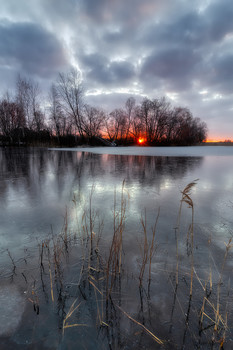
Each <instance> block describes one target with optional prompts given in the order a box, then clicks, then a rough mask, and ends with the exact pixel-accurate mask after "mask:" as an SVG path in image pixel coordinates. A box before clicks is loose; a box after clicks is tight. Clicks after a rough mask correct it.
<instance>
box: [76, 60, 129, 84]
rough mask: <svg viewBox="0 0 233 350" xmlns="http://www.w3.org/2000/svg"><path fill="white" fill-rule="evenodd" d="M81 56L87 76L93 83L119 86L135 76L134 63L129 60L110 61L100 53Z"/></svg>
mask: <svg viewBox="0 0 233 350" xmlns="http://www.w3.org/2000/svg"><path fill="white" fill-rule="evenodd" d="M80 58H81V62H82V67H83V69H84V72H86V78H87V79H88V81H90V82H91V81H92V85H95V83H99V84H101V85H102V86H119V85H122V84H124V83H125V82H129V81H130V80H131V79H132V78H133V77H134V76H135V71H134V67H133V65H132V64H131V63H129V62H127V61H110V60H109V59H108V58H107V57H106V56H103V55H100V54H98V53H95V54H90V55H82V56H80Z"/></svg>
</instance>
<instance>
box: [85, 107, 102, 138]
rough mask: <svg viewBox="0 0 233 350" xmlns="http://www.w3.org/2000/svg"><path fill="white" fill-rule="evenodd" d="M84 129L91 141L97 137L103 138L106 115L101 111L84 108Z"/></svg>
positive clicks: (93, 108)
mask: <svg viewBox="0 0 233 350" xmlns="http://www.w3.org/2000/svg"><path fill="white" fill-rule="evenodd" d="M83 113H84V114H83V129H84V130H85V134H86V135H87V136H88V138H89V139H92V138H93V137H95V136H101V130H102V127H103V125H104V121H105V114H104V112H103V111H102V110H101V109H98V108H95V107H91V106H89V105H85V106H84V111H83Z"/></svg>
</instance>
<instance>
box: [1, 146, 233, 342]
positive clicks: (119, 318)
mask: <svg viewBox="0 0 233 350" xmlns="http://www.w3.org/2000/svg"><path fill="white" fill-rule="evenodd" d="M0 164H1V167H0V198H1V201H0V237H1V239H0V253H1V255H0V264H1V265H0V273H1V275H0V345H1V346H0V348H1V349H39V348H40V349H131V348H136V349H142V348H144V349H154V348H158V349H159V348H169V349H181V348H184V349H195V348H197V349H198V348H203V349H207V348H210V349H215V348H216V349H218V348H219V346H220V345H221V344H222V342H223V343H224V349H231V348H232V347H233V339H232V327H233V319H232V316H231V315H232V311H233V310H232V285H231V283H232V282H231V274H232V265H233V260H232V257H233V256H232V249H233V248H232V249H231V242H229V240H230V239H231V238H232V234H233V147H223V146H221V147H211V146H204V147H179V148H178V147H172V148H164V147H162V148H147V147H141V148H139V147H127V148H124V147H122V148H121V147H116V148H107V147H104V148H101V147H100V148H83V149H72V150H70V149H66V150H59V149H56V150H55V149H49V150H47V149H1V150H0ZM193 181H195V182H196V184H195V185H194V186H193V187H192V188H191V192H190V197H191V199H192V203H193V210H192V208H189V207H188V205H187V203H182V208H181V209H182V210H181V214H180V216H179V208H180V204H181V201H180V200H181V198H182V194H181V191H183V190H184V188H185V187H186V186H187V185H188V184H189V183H191V182H193ZM122 186H123V190H122ZM114 198H115V200H114ZM122 198H123V204H124V205H123V207H124V208H125V218H124V224H123V225H122V230H123V243H122V252H121V254H120V256H121V259H122V266H123V269H122V272H121V274H120V277H119V274H118V275H117V278H115V280H114V284H113V285H112V293H113V294H112V295H111V298H110V299H109V300H110V301H109V302H108V303H107V302H106V294H107V295H108V293H107V292H106V285H105V284H103V281H105V282H104V283H106V279H107V277H106V272H104V271H105V268H106V266H107V261H110V260H111V259H110V260H109V259H108V254H109V249H110V248H109V247H110V245H111V241H112V236H113V226H114V212H115V226H116V225H117V224H116V221H117V223H119V220H120V218H121V213H122ZM90 203H91V209H90ZM83 213H85V214H84V215H83ZM90 213H91V214H90ZM192 214H193V215H194V221H193V229H192ZM90 215H91V217H92V218H94V217H95V222H94V223H93V227H92V226H91V228H90ZM66 218H67V221H68V229H67V230H66V225H64V220H65V219H66ZM156 218H157V225H156V230H155V237H154V241H153V230H152V227H153V226H154V225H155V222H156ZM93 221H94V220H93ZM142 221H143V222H142ZM102 222H103V223H104V224H103V225H102ZM65 223H66V222H65ZM143 224H144V228H145V226H146V234H147V237H146V239H147V241H145V230H144V229H143ZM123 226H124V227H123ZM83 230H84V231H85V230H86V231H88V232H86V234H87V236H88V234H89V235H91V232H89V231H90V230H91V231H93V235H95V237H97V236H98V233H100V232H101V238H100V239H99V241H98V250H97V249H95V250H94V251H95V252H98V253H93V254H94V256H93V255H89V257H90V256H91V264H93V266H91V268H90V260H89V262H87V260H88V259H87V256H86V255H85V259H82V257H83V247H84V246H85V249H86V250H87V251H88V248H87V244H89V243H88V242H86V243H85V244H86V245H83V239H81V240H80V237H79V238H78V234H79V232H80V231H83ZM76 231H77V232H76ZM60 232H63V235H62V236H61V237H62V238H61V239H60V241H59V243H58V241H57V237H58V235H59V233H60ZM64 232H66V233H67V232H68V234H70V236H69V237H71V235H73V234H75V232H76V233H77V235H76V234H75V237H73V236H72V238H68V239H67V240H66V238H65V239H64V237H66V236H64ZM98 237H99V236H98ZM49 239H50V241H49ZM152 241H153V242H154V243H153V247H152V248H153V256H151V262H150V251H151V250H150V248H151V245H152ZM45 242H46V243H45ZM48 242H50V243H48ZM96 242H97V238H95V244H96V245H97V243H96ZM145 242H147V245H145ZM227 244H228V245H227ZM81 246H82V249H81ZM54 247H55V248H56V251H55V248H54ZM145 247H147V248H148V255H147V257H146V256H145V253H144V252H145ZM58 248H59V249H58ZM92 248H93V247H92ZM99 252H100V253H99ZM101 252H102V253H101ZM151 252H152V251H151ZM89 253H90V252H89ZM89 253H88V254H89ZM101 254H102V255H101ZM100 255H101V259H102V260H101V259H100ZM42 258H43V259H44V260H43V259H42ZM97 258H98V259H97ZM96 259H97V260H96ZM145 259H147V260H146V262H145V271H144V270H143V269H142V265H143V261H145ZM42 260H43V261H42ZM58 260H59V263H58ZM83 261H85V264H86V263H87V265H85V269H83V270H82V266H84V263H83ZM112 261H113V259H112V260H111V264H112ZM97 263H98V269H97V267H96V266H97V265H95V264H97ZM101 266H102V267H101ZM104 266H105V267H104ZM149 266H150V268H151V272H150V274H151V275H149ZM177 266H178V267H177ZM97 270H98V274H96V273H97V272H96V271H97ZM80 271H85V272H82V274H81V273H80ZM90 271H92V272H90ZM177 271H178V274H177ZM141 273H143V278H142V282H141V284H140V279H139V277H140V274H141ZM80 276H81V278H80ZM112 276H113V273H111V278H112ZM114 276H115V275H114ZM191 276H193V277H191ZM115 277H116V276H115ZM150 278H151V281H150ZM81 280H82V282H80V281H81ZM90 280H91V282H90ZM116 281H117V287H116V284H115V282H116ZM97 282H98V283H97ZM177 282H178V283H177ZM191 282H192V283H193V290H192V297H191V298H190V286H191ZM114 288H115V289H114ZM110 289H111V288H110ZM114 293H115V294H114ZM73 302H76V304H75V306H76V305H79V303H81V304H80V306H79V307H78V308H77V309H75V310H74V311H73V312H72V313H71V315H70V318H69V319H67V320H66V317H67V315H69V310H70V308H71V307H72V303H73ZM109 303H111V307H110V306H109V305H110V304H109ZM203 305H204V309H203ZM201 310H202V311H201ZM127 315H128V316H130V317H131V319H130V317H128V316H127ZM71 318H73V319H72V320H71ZM132 318H133V320H132ZM64 320H65V323H64ZM137 322H138V323H137ZM68 323H69V325H73V326H72V327H67V328H66V327H65V328H64V326H65V325H67V324H68ZM75 325H76V326H75ZM143 327H144V328H143ZM145 329H146V330H145ZM147 330H148V331H150V332H152V333H153V334H154V335H156V336H157V337H158V338H159V339H161V340H162V342H163V345H161V344H159V343H158V342H157V341H156V340H155V339H154V338H153V336H151V334H150V333H149V332H148V331H147ZM77 344H78V345H77Z"/></svg>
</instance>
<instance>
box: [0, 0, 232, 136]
mask: <svg viewBox="0 0 233 350" xmlns="http://www.w3.org/2000/svg"><path fill="white" fill-rule="evenodd" d="M71 67H76V68H77V69H79V70H80V71H81V74H82V77H83V85H84V91H85V102H86V103H89V104H91V105H93V106H99V107H102V108H104V109H105V110H106V111H111V110H113V109H114V108H119V107H124V104H125V101H126V100H127V98H128V97H130V96H133V97H135V98H136V100H137V101H138V102H139V103H140V101H141V100H142V99H143V98H144V97H148V98H150V99H154V98H160V97H162V96H165V97H167V98H168V100H169V101H170V102H171V104H172V106H182V107H187V108H189V109H190V111H191V112H192V114H193V116H194V117H199V118H201V120H203V121H205V122H206V123H207V126H208V139H211V140H225V139H232V140H233V3H232V0H193V1H188V0H127V1H126V0H124V1H123V0H30V1H28V0H0V77H1V79H0V95H1V96H3V94H4V93H5V92H6V91H7V90H8V91H10V92H11V91H14V89H15V83H16V79H17V75H18V74H19V73H20V74H21V76H23V77H27V78H30V79H32V80H33V81H35V82H38V83H39V85H40V88H41V90H42V91H43V93H44V96H46V94H47V93H48V91H49V88H50V86H51V84H52V83H53V82H55V81H56V79H57V76H58V73H59V72H64V73H65V72H67V71H69V69H70V68H71Z"/></svg>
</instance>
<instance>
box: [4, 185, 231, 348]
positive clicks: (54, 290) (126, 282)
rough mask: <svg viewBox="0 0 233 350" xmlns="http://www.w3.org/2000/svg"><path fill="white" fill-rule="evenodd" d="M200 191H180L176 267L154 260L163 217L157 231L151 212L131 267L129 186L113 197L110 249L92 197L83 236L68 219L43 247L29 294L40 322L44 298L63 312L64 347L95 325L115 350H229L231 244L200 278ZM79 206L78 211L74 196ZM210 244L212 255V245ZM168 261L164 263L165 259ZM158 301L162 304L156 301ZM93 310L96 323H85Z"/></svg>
mask: <svg viewBox="0 0 233 350" xmlns="http://www.w3.org/2000/svg"><path fill="white" fill-rule="evenodd" d="M195 186H197V180H195V181H193V182H192V183H190V184H188V185H187V186H186V187H185V188H184V190H183V191H182V192H181V199H180V208H179V210H178V214H177V215H178V216H177V224H176V227H175V229H174V232H173V234H174V246H176V249H175V250H174V251H169V252H168V255H169V257H171V256H172V255H173V262H176V263H173V264H172V265H171V266H169V264H168V263H167V262H166V261H164V264H163V265H161V264H159V263H157V262H156V261H157V259H158V256H157V255H158V250H159V244H158V235H160V234H162V232H159V231H158V222H159V219H160V211H158V212H157V213H156V215H155V222H154V225H153V226H152V227H150V226H149V225H148V222H147V213H146V211H144V213H143V214H142V216H141V229H139V231H141V235H140V236H139V233H136V232H135V235H136V234H137V235H138V240H134V242H133V243H134V244H135V247H134V249H135V251H138V259H137V261H136V264H137V266H134V264H132V262H130V260H129V258H128V256H127V251H126V240H127V232H126V231H125V221H126V219H127V202H128V196H129V194H128V193H127V190H126V187H125V183H123V184H122V192H121V194H120V201H119V202H118V201H117V193H115V198H114V205H113V232H112V237H111V239H110V240H109V243H107V240H106V237H103V227H104V226H103V225H104V223H103V221H102V220H101V219H100V218H99V216H98V215H97V212H96V211H95V210H94V208H92V196H93V191H92V192H91V194H90V198H89V207H88V208H87V209H86V210H84V212H83V215H82V216H81V218H79V229H78V230H77V231H73V230H72V229H71V228H70V227H69V218H68V214H66V215H65V219H64V226H63V230H62V232H61V234H60V235H58V236H55V235H52V236H51V238H49V239H47V240H45V241H43V242H40V243H39V276H37V277H36V278H35V279H32V277H31V276H32V272H31V271H30V268H29V271H27V270H25V271H24V272H23V281H24V288H27V290H28V295H29V296H28V301H29V303H32V305H33V308H32V310H33V312H35V313H36V314H37V316H38V317H43V315H42V316H41V312H42V311H41V309H42V307H41V303H42V300H43V296H44V299H45V300H46V305H47V307H46V308H47V312H51V311H49V308H51V307H52V309H53V310H54V311H53V312H57V317H58V319H59V323H58V324H59V325H60V326H59V328H58V338H59V329H60V336H61V337H60V340H59V341H60V342H61V343H63V345H64V344H66V342H69V339H70V338H74V339H75V334H79V333H78V330H80V329H88V328H91V329H93V327H94V328H96V329H97V334H98V337H97V339H96V342H97V343H98V342H101V344H102V345H103V347H104V348H109V349H124V348H125V347H129V346H130V347H134V348H136V349H142V348H145V349H150V348H155V349H156V348H158V349H159V348H161V349H180V348H182V349H191V348H197V349H223V348H225V346H229V344H230V342H231V340H230V336H231V332H232V326H231V324H230V323H229V318H230V317H229V316H230V312H231V308H230V300H229V286H228V285H227V284H226V283H225V276H224V270H225V268H226V264H227V259H228V257H229V252H230V250H231V248H232V244H231V240H230V241H229V242H228V243H227V244H226V247H225V253H223V255H222V262H221V263H220V264H218V261H215V260H214V261H213V260H211V259H209V264H207V265H206V266H205V272H206V273H205V275H200V274H201V272H199V265H198V261H197V260H196V259H195V255H196V250H195V244H194V242H195V229H194V227H195V226H194V222H195V216H194V214H195V212H194V208H195V204H194V202H193V199H192V193H191V192H192V190H193V188H194V187H195ZM73 203H74V206H75V207H76V206H77V201H76V199H75V197H74V199H73ZM184 210H185V216H186V218H187V217H188V221H189V226H188V230H187V231H185V230H184V229H185V227H184V226H182V219H183V215H184V214H183V212H184ZM206 243H207V247H206V254H207V255H208V249H210V244H211V242H210V239H209V240H208V242H206ZM182 245H184V246H185V245H186V248H187V255H186V256H184V253H183V251H181V246H182ZM8 254H9V257H10V261H11V264H12V281H14V279H16V274H17V273H18V274H19V271H20V269H19V268H18V267H17V263H16V262H15V261H14V258H13V257H12V255H11V254H10V252H8ZM163 258H164V260H166V257H165V256H164V257H163ZM211 258H212V256H211ZM159 259H161V256H160V258H159ZM181 262H182V263H181ZM216 265H219V268H218V270H219V272H218V275H217V278H216V277H214V276H213V273H214V270H215V268H216ZM67 266H68V268H67ZM17 269H18V270H17ZM164 287H165V288H164ZM163 288H164V289H163ZM163 294H166V295H168V296H169V298H168V299H167V303H168V304H169V306H168V305H167V306H166V307H165V309H164V310H162V309H163V308H164V306H163ZM156 298H159V300H158V302H157V303H156V302H155V300H156ZM155 304H156V305H155ZM49 305H50V306H49ZM55 310H57V311H55ZM87 312H89V313H90V315H91V317H90V318H87V317H86V313H87ZM231 322H232V320H231ZM89 336H90V337H94V335H91V334H90V335H89ZM77 339H78V338H77ZM86 341H87V339H86ZM84 343H85V341H84Z"/></svg>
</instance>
